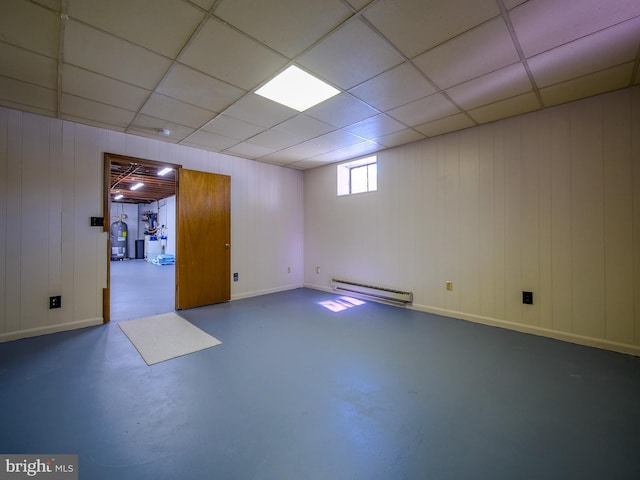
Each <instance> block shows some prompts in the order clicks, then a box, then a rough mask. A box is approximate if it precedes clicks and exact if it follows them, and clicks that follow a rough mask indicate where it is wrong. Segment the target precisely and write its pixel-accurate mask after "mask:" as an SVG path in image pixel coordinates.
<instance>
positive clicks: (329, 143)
mask: <svg viewBox="0 0 640 480" xmlns="http://www.w3.org/2000/svg"><path fill="white" fill-rule="evenodd" d="M309 142H312V143H313V144H315V145H317V146H318V148H319V149H320V150H323V153H324V152H328V151H331V150H337V149H339V148H344V147H348V146H350V145H355V144H356V143H361V142H362V138H360V137H356V136H355V135H351V134H350V133H348V132H345V131H342V130H336V131H335V132H329V133H325V134H324V135H321V136H319V137H317V138H314V139H313V140H310V141H309Z"/></svg>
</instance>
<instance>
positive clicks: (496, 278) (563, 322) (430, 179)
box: [304, 86, 640, 354]
mask: <svg viewBox="0 0 640 480" xmlns="http://www.w3.org/2000/svg"><path fill="white" fill-rule="evenodd" d="M379 159H380V169H379V190H378V192H377V194H376V195H375V203H373V202H371V203H369V202H365V201H363V199H364V198H366V195H363V196H362V197H361V198H357V197H358V196H354V197H351V198H350V197H340V198H339V199H338V201H336V197H335V188H336V167H335V165H330V166H325V167H319V168H316V169H313V170H308V171H306V172H305V173H304V199H305V208H304V225H305V226H304V232H305V235H306V237H305V249H304V257H305V266H306V269H305V278H304V281H305V285H307V286H312V287H315V288H320V289H329V288H330V276H331V275H337V276H348V275H349V274H353V275H358V276H359V277H358V279H359V280H362V281H367V282H372V283H379V284H385V285H390V286H397V287H402V288H408V289H411V290H412V291H413V292H414V306H413V308H416V309H419V310H425V311H430V312H435V313H439V314H444V315H450V316H453V317H458V318H464V319H467V320H472V321H479V322H484V323H488V324H492V325H500V326H504V327H507V328H513V329H516V330H521V331H526V332H531V333H537V334H542V335H548V336H552V337H555V338H559V339H563V340H570V341H575V342H577V343H584V344H588V345H596V346H600V347H605V348H610V349H613V350H621V351H626V352H631V353H634V354H640V307H639V305H640V282H639V281H638V278H639V277H640V253H639V252H640V87H637V86H636V87H632V88H629V89H625V90H620V91H617V92H612V93H609V94H605V95H601V96H597V97H592V98H589V99H585V100H580V101H577V102H573V103H570V104H566V105H559V106H556V107H553V108H550V109H546V110H543V111H538V112H532V113H529V114H526V115H522V116H518V117H514V118H510V119H506V120H501V121H497V122H493V123H490V124H486V125H482V126H479V127H473V128H471V129H467V130H463V131H460V132H454V133H450V134H447V135H443V136H440V137H435V138H431V139H426V140H423V141H420V142H416V143H413V144H409V145H405V146H402V147H398V148H392V149H388V150H385V151H383V152H380V154H379ZM372 198H373V197H372ZM373 205H375V210H376V212H377V215H375V217H374V218H375V221H374V222H368V221H364V219H366V218H368V215H369V211H370V210H371V209H372V208H373V207H372V206H373ZM334 207H335V208H334ZM398 211H401V212H403V216H402V218H398V217H397V215H394V212H398ZM408 219H414V223H415V224H412V225H411V226H409V225H408V224H407V220H408ZM374 238H376V239H378V240H377V241H371V239H374ZM336 239H338V240H336ZM362 242H369V243H368V244H367V247H366V248H365V249H362ZM398 245H399V246H400V249H398V248H396V246H398ZM360 250H364V251H365V252H366V255H365V254H363V252H362V251H360ZM369 257H375V258H376V259H377V260H376V268H375V269H370V268H368V266H367V265H366V263H367V258H369ZM321 261H326V262H328V263H329V269H328V271H329V272H330V273H328V274H327V276H324V275H317V274H316V273H315V265H318V264H319V263H318V262H321ZM412 270H413V271H412ZM447 280H450V281H452V282H453V284H454V288H453V291H446V289H445V281H447ZM394 282H397V285H394ZM523 290H531V291H533V292H534V304H533V305H523V304H522V293H521V292H522V291H523Z"/></svg>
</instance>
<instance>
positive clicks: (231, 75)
mask: <svg viewBox="0 0 640 480" xmlns="http://www.w3.org/2000/svg"><path fill="white" fill-rule="evenodd" d="M227 45H229V46H230V45H233V48H227V47H222V48H220V47H219V48H212V47H213V46H227ZM180 62H182V63H184V64H186V65H189V66H191V67H193V68H196V69H198V70H200V71H202V72H204V73H207V74H209V75H211V76H212V77H215V78H218V79H220V80H222V81H224V82H227V83H231V84H233V85H237V86H239V87H240V88H243V89H245V90H251V89H253V88H255V87H256V86H258V85H259V84H260V83H262V82H264V81H265V79H267V78H269V77H271V76H273V75H274V74H275V73H277V71H278V70H280V69H281V68H282V67H283V66H284V65H285V64H286V63H287V60H286V58H284V57H282V56H280V55H278V54H276V53H274V52H273V51H272V50H270V49H268V48H267V47H264V46H262V45H261V44H259V43H257V42H255V41H253V40H251V39H249V38H247V37H246V36H244V35H242V34H241V33H239V32H237V31H235V30H233V29H232V28H231V27H229V26H226V25H224V24H223V23H221V22H219V21H216V20H213V19H211V20H209V21H208V22H207V23H206V24H205V25H204V27H203V28H202V29H201V30H200V31H199V32H198V34H197V35H196V36H195V38H194V39H193V41H192V42H191V43H190V44H189V46H187V47H186V48H185V50H184V53H183V54H182V55H181V57H180Z"/></svg>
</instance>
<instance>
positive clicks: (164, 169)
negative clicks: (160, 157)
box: [158, 167, 173, 177]
mask: <svg viewBox="0 0 640 480" xmlns="http://www.w3.org/2000/svg"><path fill="white" fill-rule="evenodd" d="M171 170H173V168H169V167H167V168H163V169H162V170H160V171H159V172H158V175H160V176H161V177H162V176H164V175H166V174H167V173H169V172H170V171H171Z"/></svg>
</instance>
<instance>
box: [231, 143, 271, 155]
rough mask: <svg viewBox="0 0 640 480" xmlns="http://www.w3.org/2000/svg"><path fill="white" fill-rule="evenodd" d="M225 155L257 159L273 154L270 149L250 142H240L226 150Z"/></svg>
mask: <svg viewBox="0 0 640 480" xmlns="http://www.w3.org/2000/svg"><path fill="white" fill-rule="evenodd" d="M225 153H228V154H231V155H239V156H241V157H247V158H259V157H264V156H265V155H268V154H270V153H273V149H272V148H267V147H263V146H262V145H256V144H254V143H250V142H242V143H239V144H237V145H234V146H233V147H231V148H227V149H226V150H225Z"/></svg>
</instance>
